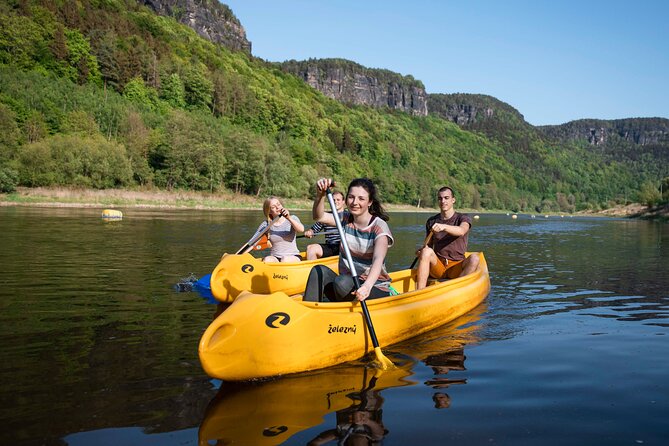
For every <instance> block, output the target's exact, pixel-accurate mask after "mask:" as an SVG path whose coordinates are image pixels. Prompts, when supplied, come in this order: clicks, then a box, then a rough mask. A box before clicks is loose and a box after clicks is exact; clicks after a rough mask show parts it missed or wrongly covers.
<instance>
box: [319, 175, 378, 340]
mask: <svg viewBox="0 0 669 446" xmlns="http://www.w3.org/2000/svg"><path fill="white" fill-rule="evenodd" d="M327 197H328V202H329V203H330V208H331V209H332V216H333V217H334V221H335V224H336V225H337V230H338V231H339V236H340V237H341V244H342V246H343V247H344V253H345V254H346V260H347V261H348V266H349V269H350V270H351V276H353V282H354V283H355V289H356V290H357V289H358V288H360V278H359V277H358V272H357V271H356V270H355V264H354V263H353V256H352V255H351V250H350V249H349V248H348V243H347V242H346V234H345V233H344V227H343V226H342V225H341V221H339V213H338V212H337V205H335V202H334V197H333V196H332V190H331V189H330V188H329V187H328V189H327ZM360 306H361V307H362V314H363V315H364V316H365V322H366V323H367V328H368V329H369V335H370V337H371V338H372V345H374V348H375V349H377V348H379V340H378V339H377V338H376V331H374V325H373V324H372V318H371V316H370V315H369V310H368V309H367V302H365V301H364V300H361V301H360Z"/></svg>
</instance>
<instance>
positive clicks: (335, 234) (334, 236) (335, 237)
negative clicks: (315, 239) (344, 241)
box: [311, 211, 344, 245]
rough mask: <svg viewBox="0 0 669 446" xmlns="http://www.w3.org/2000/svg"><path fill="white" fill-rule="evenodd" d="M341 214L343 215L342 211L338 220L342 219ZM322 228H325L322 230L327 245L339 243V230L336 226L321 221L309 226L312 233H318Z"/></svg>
mask: <svg viewBox="0 0 669 446" xmlns="http://www.w3.org/2000/svg"><path fill="white" fill-rule="evenodd" d="M343 215H344V212H343V211H342V212H340V213H339V220H340V221H344V220H343V218H344V217H343ZM324 229H325V232H324V234H325V243H327V244H328V245H339V244H340V243H341V237H339V231H338V230H337V227H336V226H329V225H326V224H325V223H321V222H316V223H314V224H313V225H312V226H311V230H312V231H314V234H318V233H319V232H321V231H323V230H324Z"/></svg>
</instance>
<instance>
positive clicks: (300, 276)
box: [210, 253, 339, 303]
mask: <svg viewBox="0 0 669 446" xmlns="http://www.w3.org/2000/svg"><path fill="white" fill-rule="evenodd" d="M338 260H339V257H338V256H332V257H325V258H321V259H318V260H304V261H301V262H295V263H264V262H263V261H262V259H258V258H255V257H253V256H252V255H251V254H249V253H247V254H223V257H221V261H220V262H218V265H216V268H214V271H213V272H212V273H211V281H210V286H211V293H212V294H213V295H214V297H215V298H216V300H218V301H220V302H227V303H230V302H232V301H233V300H235V298H236V297H237V296H238V295H239V294H240V293H241V292H242V291H250V292H252V293H255V294H271V293H276V292H278V291H281V292H283V293H286V294H288V295H291V294H297V293H302V292H304V287H305V284H306V283H307V277H309V272H310V271H311V268H312V267H313V266H314V265H325V266H327V267H329V268H330V269H332V270H333V271H334V272H337V271H338V270H339V267H338Z"/></svg>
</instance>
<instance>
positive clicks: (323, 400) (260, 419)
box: [198, 364, 415, 445]
mask: <svg viewBox="0 0 669 446" xmlns="http://www.w3.org/2000/svg"><path fill="white" fill-rule="evenodd" d="M409 375H411V364H406V365H400V366H399V367H397V368H396V369H393V370H386V371H381V370H378V369H372V368H368V367H365V366H364V365H357V366H356V365H349V366H341V367H331V368H328V369H324V370H319V371H316V372H313V373H304V374H299V375H294V376H288V377H284V378H280V379H277V380H273V381H267V382H260V383H241V384H240V383H230V384H223V386H222V387H221V390H220V391H219V393H218V395H217V396H216V397H215V398H214V399H213V400H212V402H211V403H210V404H209V407H208V408H207V410H206V412H205V417H204V421H203V422H202V424H201V425H200V431H199V434H198V436H199V444H200V445H207V444H209V445H211V444H249V445H274V444H281V443H283V442H285V441H286V440H288V439H289V438H290V437H291V436H293V435H295V434H296V433H298V432H300V431H303V430H305V429H309V428H310V427H313V426H317V425H319V424H321V423H322V422H323V417H324V416H325V415H327V414H329V413H332V412H337V427H336V428H334V429H331V430H328V431H326V432H323V433H322V434H321V435H319V436H318V437H317V438H315V439H314V440H313V442H314V443H313V444H320V443H322V442H327V441H330V440H332V439H343V438H344V437H346V436H348V438H355V437H356V436H361V435H370V436H372V437H374V438H377V437H378V439H379V440H380V439H381V438H383V436H384V435H385V432H386V430H385V428H384V427H383V423H382V421H381V405H382V403H383V399H382V397H381V395H380V391H381V390H383V389H386V388H389V387H399V386H406V385H411V384H415V383H414V382H412V381H410V380H407V379H406V378H407V377H408V376H409Z"/></svg>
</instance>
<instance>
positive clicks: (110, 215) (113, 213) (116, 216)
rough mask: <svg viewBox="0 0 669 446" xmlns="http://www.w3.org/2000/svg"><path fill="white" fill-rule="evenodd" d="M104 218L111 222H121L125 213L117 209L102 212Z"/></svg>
mask: <svg viewBox="0 0 669 446" xmlns="http://www.w3.org/2000/svg"><path fill="white" fill-rule="evenodd" d="M102 218H104V219H109V220H120V219H122V218H123V212H121V211H118V210H116V209H105V210H104V211H102Z"/></svg>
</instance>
